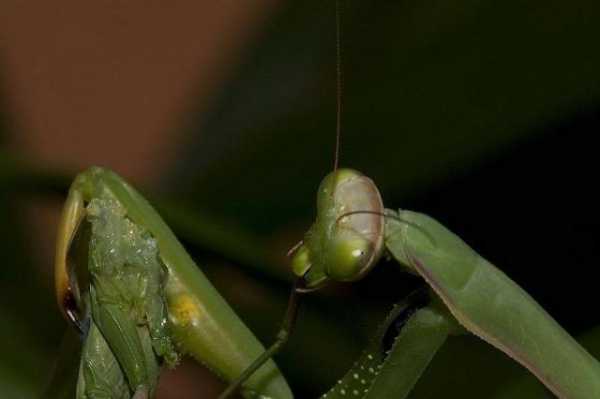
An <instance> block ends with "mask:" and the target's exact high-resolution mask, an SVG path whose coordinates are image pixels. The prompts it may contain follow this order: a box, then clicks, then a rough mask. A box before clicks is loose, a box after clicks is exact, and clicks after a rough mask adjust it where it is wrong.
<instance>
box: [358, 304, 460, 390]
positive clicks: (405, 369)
mask: <svg viewBox="0 0 600 399" xmlns="http://www.w3.org/2000/svg"><path fill="white" fill-rule="evenodd" d="M452 324H453V321H452V320H449V318H448V316H447V315H446V314H445V313H444V312H440V311H439V310H438V309H435V308H433V307H426V308H423V309H419V310H418V311H417V312H416V313H415V314H414V315H413V316H411V317H410V319H409V320H408V321H407V322H406V325H405V326H403V327H402V330H401V331H400V335H398V337H397V338H396V340H395V341H394V345H393V346H392V349H391V350H390V352H389V354H388V356H387V357H386V359H385V362H384V364H383V367H381V370H380V371H379V374H378V375H377V378H376V379H375V381H374V382H373V384H372V386H371V388H370V389H369V390H368V392H367V394H366V395H365V398H364V399H379V398H385V397H388V398H394V399H404V398H406V397H408V395H409V394H410V392H411V391H412V389H413V387H414V386H415V384H416V383H417V381H418V380H419V378H421V375H422V374H423V372H425V370H426V369H427V367H428V366H429V363H430V362H431V360H432V359H433V357H434V356H435V354H436V353H437V351H438V349H439V348H440V347H441V346H442V344H443V343H444V342H445V341H446V338H447V337H448V335H449V333H450V330H451V327H452Z"/></svg>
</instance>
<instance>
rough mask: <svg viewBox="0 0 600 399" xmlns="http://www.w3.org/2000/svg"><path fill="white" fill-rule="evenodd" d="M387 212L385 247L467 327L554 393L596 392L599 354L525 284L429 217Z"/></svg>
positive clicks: (588, 395) (578, 395)
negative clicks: (594, 354) (560, 321)
mask: <svg viewBox="0 0 600 399" xmlns="http://www.w3.org/2000/svg"><path fill="white" fill-rule="evenodd" d="M387 213H388V216H390V217H388V218H387V222H386V237H385V241H386V247H387V248H388V250H389V251H390V252H391V253H392V255H393V256H394V257H395V258H396V259H397V260H398V261H399V262H400V263H402V264H403V265H405V266H408V267H409V268H411V269H413V270H414V271H416V272H417V273H418V274H420V275H421V276H422V277H423V278H424V279H425V280H426V281H427V282H428V284H429V285H430V286H431V287H432V288H433V290H434V291H435V292H436V293H437V294H438V295H439V296H440V298H441V299H442V300H443V302H444V303H445V305H446V306H447V307H448V309H449V310H450V312H451V313H452V315H453V316H454V317H455V318H456V319H457V320H458V321H459V322H460V323H461V324H462V325H463V326H464V327H465V328H466V329H467V330H469V331H470V332H472V333H474V334H475V335H478V336H479V337H481V338H482V339H484V340H485V341H487V342H488V343H490V344H492V345H494V346H496V347H497V348H498V349H500V350H502V351H503V352H505V353H506V354H507V355H509V356H510V357H512V358H513V359H515V360H516V361H518V362H519V363H521V364H522V365H523V366H525V367H526V368H527V369H529V370H530V371H531V372H532V373H533V374H535V375H536V376H537V377H538V379H540V380H541V381H542V382H543V383H544V384H545V385H546V386H547V387H548V388H549V389H550V390H551V391H552V392H553V393H554V394H556V395H557V396H558V397H560V398H563V399H593V398H600V364H599V363H598V361H597V360H596V359H594V358H593V357H592V356H591V355H590V354H589V353H587V352H586V351H585V349H583V348H582V347H581V346H580V345H579V344H578V343H577V342H576V341H575V340H574V339H573V338H572V337H571V336H570V335H569V334H568V333H567V332H566V331H565V330H564V329H563V328H562V327H561V326H560V325H559V324H558V323H557V322H556V321H554V319H552V317H550V315H548V313H546V311H544V309H542V308H541V306H540V305H538V304H537V303H536V302H535V301H534V300H533V298H531V297H530V296H529V295H528V294H527V293H526V292H525V291H523V289H521V288H520V287H519V286H518V285H517V284H516V283H514V282H513V281H512V280H511V279H509V278H508V277H507V276H506V275H505V274H504V273H502V272H501V271H500V270H499V269H497V268H496V267H494V266H493V265H492V264H491V263H489V262H488V261H486V260H485V259H483V258H482V257H481V256H479V255H478V254H477V253H476V252H475V251H474V250H472V249H471V248H470V247H469V246H468V245H467V244H465V243H464V241H462V240H461V239H460V238H459V237H458V236H456V235H455V234H453V233H452V232H450V231H449V230H448V229H446V228H445V227H444V226H442V225H441V224H440V223H438V222H437V221H435V220H434V219H432V218H430V217H428V216H426V215H423V214H419V213H416V212H411V211H405V210H400V211H399V212H394V211H387ZM399 219H400V220H399Z"/></svg>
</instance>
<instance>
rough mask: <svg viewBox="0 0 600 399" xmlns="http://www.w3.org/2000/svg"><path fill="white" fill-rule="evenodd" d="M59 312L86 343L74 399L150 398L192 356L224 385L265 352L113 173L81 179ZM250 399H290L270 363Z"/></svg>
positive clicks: (66, 238)
mask: <svg viewBox="0 0 600 399" xmlns="http://www.w3.org/2000/svg"><path fill="white" fill-rule="evenodd" d="M55 284H56V295H57V298H58V304H59V307H60V308H61V310H62V312H63V314H64V315H65V317H66V318H67V319H68V320H70V321H71V322H72V323H73V324H74V325H75V326H76V327H77V328H78V329H79V330H80V331H81V333H82V334H83V337H84V341H85V342H84V348H83V351H82V356H81V362H80V368H79V378H78V385H77V397H78V398H79V399H82V398H89V399H93V398H131V397H133V398H135V399H143V398H151V397H153V394H154V391H155V388H156V385H157V381H158V376H159V373H160V368H161V366H162V365H163V364H166V365H168V366H171V367H172V366H174V365H175V364H176V362H177V360H178V358H179V354H180V353H182V354H189V355H191V356H193V357H194V358H195V359H196V360H197V361H199V362H201V363H203V364H205V365H206V366H207V367H208V368H209V369H211V370H212V371H214V372H215V373H216V374H217V375H218V376H220V377H221V378H223V379H224V380H225V381H232V380H234V379H236V378H237V377H238V376H239V375H240V373H241V372H242V371H243V370H244V369H246V368H247V367H248V366H249V365H250V364H251V363H252V361H253V360H255V359H256V358H257V357H258V356H259V355H260V354H262V353H263V352H264V348H263V346H262V344H261V343H260V342H259V341H258V340H257V339H256V338H255V336H254V335H253V334H252V332H251V331H250V330H249V329H248V328H247V327H246V326H245V325H244V323H243V322H242V321H241V320H240V319H239V317H238V316H237V315H236V314H235V313H234V311H233V310H232V309H231V307H230V306H229V305H228V304H227V303H226V302H225V300H224V299H223V298H222V297H221V295H220V294H219V293H218V291H217V290H216V289H215V288H214V287H213V286H212V285H211V283H210V282H209V281H208V280H207V279H206V277H205V276H204V274H203V273H202V272H201V271H200V269H199V268H198V267H197V266H196V264H195V263H194V262H193V261H192V259H191V257H190V256H189V255H188V254H187V252H186V251H185V250H184V248H183V247H182V245H181V244H180V243H179V241H177V239H176V238H175V236H174V234H173V233H172V232H171V230H170V229H169V227H168V226H167V225H166V224H165V222H164V221H163V220H162V219H161V217H160V216H159V215H158V213H157V212H156V211H155V210H154V209H153V208H152V206H151V205H150V204H149V203H148V202H147V201H146V200H145V199H144V198H143V197H142V196H141V195H140V194H139V193H138V192H137V191H136V190H135V189H134V188H133V187H131V186H130V185H129V184H128V183H127V182H125V181H124V180H123V179H122V178H121V177H119V176H118V175H116V174H115V173H113V172H111V171H109V170H106V169H102V168H97V167H94V168H91V169H89V170H87V171H85V172H83V173H81V174H80V175H78V176H77V177H76V179H75V180H74V182H73V184H72V186H71V188H70V190H69V195H68V198H67V201H66V203H65V206H64V208H63V213H62V219H61V222H60V225H59V230H58V241H57V246H56V260H55ZM242 394H243V395H244V397H246V398H254V397H260V398H274V399H280V398H281V399H285V398H292V397H293V396H292V393H291V391H290V389H289V387H288V385H287V382H286V381H285V379H284V378H283V376H282V375H281V373H280V371H279V370H278V368H277V366H276V365H275V363H274V362H273V361H272V360H269V361H268V362H266V363H265V364H264V366H262V367H261V368H260V369H259V370H258V372H257V373H255V374H253V375H252V376H251V377H250V378H248V379H247V380H246V381H245V382H244V384H243V385H242Z"/></svg>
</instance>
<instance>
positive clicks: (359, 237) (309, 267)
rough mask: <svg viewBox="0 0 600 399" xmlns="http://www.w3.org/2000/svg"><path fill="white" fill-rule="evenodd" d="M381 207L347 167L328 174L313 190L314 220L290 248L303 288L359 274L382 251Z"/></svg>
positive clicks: (373, 191)
mask: <svg viewBox="0 0 600 399" xmlns="http://www.w3.org/2000/svg"><path fill="white" fill-rule="evenodd" d="M383 212H384V208H383V202H382V200H381V195H380V194H379V191H378V190H377V187H376V186H375V184H374V183H373V181H372V180H371V179H369V178H368V177H366V176H364V175H363V174H362V173H360V172H357V171H355V170H352V169H338V170H336V171H334V172H332V173H330V174H328V175H327V176H326V177H325V178H324V179H323V181H322V182H321V185H320V186H319V190H318V193H317V219H316V221H315V222H314V224H313V225H312V226H311V228H310V229H309V230H308V232H307V233H306V235H305V236H304V240H303V241H302V243H301V244H300V245H299V246H298V248H297V249H296V250H295V251H294V252H293V257H292V269H293V272H294V274H296V275H297V276H298V277H302V278H303V279H304V284H305V286H306V288H308V289H310V288H315V287H318V286H321V285H323V284H325V283H326V282H327V281H328V280H334V281H354V280H358V279H360V278H361V277H363V276H364V275H365V274H366V273H367V272H368V271H369V270H370V269H371V268H372V267H373V266H374V265H375V263H377V261H378V260H379V258H380V257H381V254H382V253H383V242H384V240H383V238H384V225H385V224H384V216H383Z"/></svg>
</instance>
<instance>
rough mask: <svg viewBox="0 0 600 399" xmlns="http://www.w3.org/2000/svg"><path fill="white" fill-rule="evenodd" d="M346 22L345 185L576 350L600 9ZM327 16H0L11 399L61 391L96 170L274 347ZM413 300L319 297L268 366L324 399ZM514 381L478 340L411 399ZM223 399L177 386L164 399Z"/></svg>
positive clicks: (572, 6) (292, 8) (282, 11)
mask: <svg viewBox="0 0 600 399" xmlns="http://www.w3.org/2000/svg"><path fill="white" fill-rule="evenodd" d="M38 3H39V4H38ZM342 3H343V18H342V20H343V38H342V51H343V70H344V90H343V102H344V115H343V127H342V132H343V134H342V139H341V140H342V143H341V153H340V156H341V165H342V166H347V167H352V168H356V169H358V170H360V171H362V172H364V173H365V174H367V175H369V176H370V177H371V178H372V179H373V180H374V181H375V182H376V183H377V184H378V186H379V188H380V190H381V192H382V195H383V197H384V202H385V204H386V205H387V206H388V207H396V208H399V207H402V208H408V209H413V210H418V211H421V212H425V213H427V214H430V215H431V216H434V217H435V218H437V219H438V220H440V221H441V222H442V223H444V224H445V225H446V226H448V227H449V228H450V229H451V230H453V231H454V232H456V233H457V234H459V235H460V236H461V237H463V238H464V239H465V240H466V241H467V242H468V243H469V244H470V245H471V246H472V247H474V248H475V249H476V250H477V251H478V252H480V253H481V254H482V255H483V256H484V257H486V258H487V259H489V260H490V261H492V262H493V263H495V264H496V265H497V266H498V267H500V268H501V269H502V270H504V271H505V272H506V273H507V274H508V275H509V276H510V277H511V278H513V279H514V280H516V281H517V282H518V283H519V284H521V285H522V286H523V287H524V288H525V289H526V290H527V291H528V292H529V293H530V294H531V295H532V296H533V297H534V298H536V299H537V300H538V301H539V302H540V303H541V304H542V306H543V307H544V308H546V309H547V310H548V311H549V313H550V314H552V315H553V316H554V317H555V318H556V319H557V320H558V321H559V322H560V324H562V325H563V326H564V327H565V328H566V329H567V330H568V331H569V332H571V333H573V334H574V335H576V336H578V335H580V334H582V333H584V332H585V331H589V330H590V329H591V328H592V327H594V326H597V325H598V324H599V322H600V320H599V316H598V312H597V309H596V306H595V304H596V301H595V300H594V299H595V298H597V295H596V292H595V288H596V285H597V279H596V269H597V267H598V260H599V255H598V250H597V243H598V229H599V227H600V220H599V216H598V211H597V204H598V203H599V198H598V194H596V190H595V189H596V187H595V185H596V183H597V181H598V179H597V169H598V168H597V146H596V136H597V133H598V130H599V128H600V113H599V111H600V74H599V73H598V71H600V53H599V52H598V51H597V40H598V37H600V6H598V5H596V3H595V2H586V1H572V2H562V1H543V2H542V1H530V2H518V1H504V2H481V1H470V0H463V1H458V2H444V1H425V2H424V1H416V0H415V1H389V0H388V1H383V0H381V1H372V2H361V1H354V0H352V1H350V0H348V1H343V2H342ZM334 10H335V8H334V2H333V1H327V2H323V1H302V2H283V1H279V2H278V1H275V0H262V1H252V2H251V1H233V0H230V1H222V2H209V1H206V2H192V1H175V2H170V3H169V4H167V3H165V4H162V3H161V2H158V1H154V2H142V1H129V2H121V1H110V2H108V1H107V2H96V3H94V4H93V5H90V4H83V3H81V4H80V3H78V2H74V1H59V2H53V3H52V4H51V5H50V3H48V4H46V3H43V2H29V3H26V4H24V3H22V2H20V1H10V0H8V1H5V2H3V4H2V5H0V140H1V143H0V250H1V251H2V252H1V253H2V265H1V266H0V292H1V295H0V320H1V321H0V327H1V328H0V338H1V339H0V345H2V347H1V348H0V353H1V355H0V393H1V394H2V395H0V396H2V397H8V398H13V397H14V398H28V397H36V396H38V395H39V394H40V392H41V391H42V389H43V387H44V385H45V384H46V383H47V380H48V378H49V375H50V373H51V370H52V367H53V362H54V359H55V357H56V355H57V352H59V349H58V347H59V344H60V340H61V336H62V334H63V331H64V329H65V328H66V325H65V323H64V322H63V320H62V319H61V318H60V315H59V313H58V310H57V309H56V306H55V299H54V298H53V292H52V261H53V260H52V258H53V245H54V240H55V232H54V230H55V225H56V221H57V219H58V210H59V209H60V205H61V201H62V199H63V198H64V193H65V192H66V189H67V187H68V184H69V182H70V180H71V179H72V177H73V176H74V175H75V174H76V173H77V171H79V170H82V169H83V168H85V167H87V166H89V165H92V164H99V165H102V166H106V167H109V168H112V169H114V170H115V171H117V172H118V173H120V174H122V175H123V176H125V177H126V178H128V179H129V180H131V181H132V182H133V183H134V184H135V185H137V186H140V187H141V188H142V189H143V190H144V191H145V192H146V193H148V196H149V198H150V199H151V200H152V201H153V202H155V203H156V204H157V206H158V207H159V209H160V211H161V212H162V213H163V215H164V216H165V218H166V220H167V222H169V223H170V224H171V226H172V227H173V229H174V230H175V231H176V233H177V234H178V235H179V236H180V237H181V238H182V241H183V242H184V243H185V244H186V246H187V247H188V248H189V250H190V252H191V253H192V254H193V255H194V256H195V257H196V259H197V260H198V262H199V264H201V265H202V267H203V269H204V270H206V271H207V274H208V275H209V277H210V278H211V279H212V280H213V281H214V284H215V285H216V286H217V288H218V289H219V290H220V291H221V292H222V293H223V294H224V295H225V296H226V297H227V299H228V300H229V301H230V302H231V303H232V304H233V306H234V307H235V308H236V309H237V310H238V311H239V312H240V314H241V315H242V317H243V318H244V320H246V321H247V322H248V324H249V325H250V327H251V328H252V329H253V330H254V331H255V332H256V333H257V335H259V336H260V338H261V339H262V340H263V342H270V341H271V339H272V338H273V336H274V334H275V331H276V329H277V326H278V323H279V319H280V317H281V316H282V314H283V310H284V306H285V297H286V290H287V287H288V281H289V280H290V278H291V276H290V273H289V272H288V270H287V263H286V259H285V257H284V255H285V253H286V251H287V249H288V248H290V247H291V246H292V245H293V244H294V243H296V242H297V241H298V240H299V239H301V237H302V234H303V232H304V231H305V230H306V228H307V227H308V226H309V225H310V223H311V220H312V218H313V216H314V208H315V204H314V199H315V192H316V188H317V186H318V184H319V182H320V180H321V178H322V177H323V176H324V175H325V174H326V173H327V172H328V171H329V170H330V169H331V167H332V164H333V152H334V142H335V137H334V133H335V14H334ZM418 284H419V281H418V280H417V279H416V278H414V277H411V276H409V275H406V274H404V273H402V272H400V271H399V270H397V268H396V267H395V266H393V263H383V264H382V266H381V267H379V268H377V269H376V270H375V271H374V272H373V273H372V274H371V275H369V276H368V277H367V278H366V279H365V280H363V281H361V282H359V283H357V284H354V285H352V286H348V285H345V286H334V287H331V288H328V289H327V290H325V291H324V292H322V293H319V294H315V295H313V296H312V297H311V298H310V300H309V301H308V303H307V306H306V307H304V308H303V310H302V313H301V315H300V322H299V328H298V331H297V332H296V334H295V336H294V337H293V339H292V342H291V344H290V346H289V347H288V349H286V350H285V351H284V353H283V354H281V356H279V357H278V359H277V360H278V363H279V364H280V365H281V367H282V369H283V371H284V373H285V374H286V376H288V377H289V380H290V383H291V384H292V386H293V388H294V391H295V392H297V395H298V397H302V398H303V397H315V396H316V395H317V394H318V393H320V392H323V391H324V390H325V389H326V388H327V387H328V386H329V385H331V384H332V383H333V381H335V380H336V379H337V378H338V377H339V376H340V375H341V374H342V373H343V372H344V370H345V369H347V367H348V366H349V365H350V364H351V362H352V359H353V358H354V357H355V356H356V355H357V353H358V352H359V350H360V348H361V346H362V345H364V343H365V340H366V339H367V338H368V337H369V335H370V333H371V332H372V331H373V328H374V326H375V325H376V324H377V322H378V321H379V320H381V318H382V317H383V315H384V314H385V312H386V311H387V310H388V309H389V306H390V305H391V304H392V303H393V302H395V301H398V300H400V299H402V298H403V297H404V296H405V295H406V293H407V292H409V291H410V290H411V289H412V288H414V287H415V286H417V285H418ZM200 375H201V376H202V378H200V377H199V376H200ZM521 375H525V373H524V372H523V371H522V370H521V369H520V368H519V367H517V366H513V365H512V364H511V363H510V362H509V361H508V360H507V359H506V358H505V357H504V355H502V354H499V353H497V352H495V351H493V350H490V349H488V348H487V346H485V345H483V344H482V343H480V342H478V341H477V339H475V338H455V339H453V340H452V341H451V343H450V344H449V345H448V347H446V348H445V349H444V350H443V351H442V353H441V354H440V356H439V359H436V362H435V364H434V365H433V366H432V368H431V369H430V370H429V371H428V375H427V376H426V377H427V378H429V380H427V379H426V380H424V381H429V382H427V383H421V384H419V385H418V386H417V389H416V392H415V393H414V397H415V398H417V397H419V398H421V397H423V398H424V397H442V396H445V397H454V396H457V397H458V395H459V394H460V395H463V396H461V397H477V398H481V397H484V398H487V397H492V396H493V394H495V393H497V392H499V390H500V388H501V387H502V386H503V383H504V382H505V381H508V380H509V379H510V378H516V377H517V376H521ZM220 389H222V385H220V383H219V382H218V381H216V380H215V379H214V378H213V377H212V376H211V375H210V374H209V373H208V372H207V371H205V370H203V369H202V368H200V367H199V366H196V365H193V364H191V363H186V364H185V365H184V366H182V367H181V368H179V369H178V370H177V371H175V372H169V373H167V374H166V375H165V378H164V379H163V380H162V384H161V390H160V393H159V396H158V397H159V398H169V397H173V398H183V397H190V398H191V397H199V396H202V394H201V392H205V393H204V395H205V397H212V396H211V395H216V393H217V392H219V390H220ZM465 392H466V393H465ZM467 394H468V395H470V396H465V395H467Z"/></svg>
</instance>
